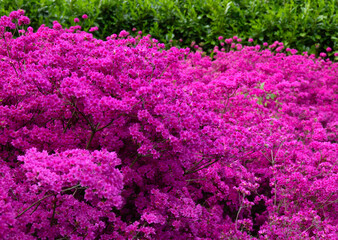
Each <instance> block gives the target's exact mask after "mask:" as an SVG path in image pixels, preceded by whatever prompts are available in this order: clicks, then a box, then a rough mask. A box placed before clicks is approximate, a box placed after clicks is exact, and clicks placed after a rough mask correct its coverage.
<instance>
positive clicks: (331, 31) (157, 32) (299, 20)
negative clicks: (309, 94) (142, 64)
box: [0, 0, 338, 53]
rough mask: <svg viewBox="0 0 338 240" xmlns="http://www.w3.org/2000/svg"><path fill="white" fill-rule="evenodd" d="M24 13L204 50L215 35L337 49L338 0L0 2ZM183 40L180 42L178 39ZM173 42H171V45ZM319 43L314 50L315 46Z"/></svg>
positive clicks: (38, 20) (4, 9)
mask: <svg viewBox="0 0 338 240" xmlns="http://www.w3.org/2000/svg"><path fill="white" fill-rule="evenodd" d="M18 8H21V9H24V10H25V11H26V12H27V15H28V16H29V17H30V18H31V20H32V26H33V27H35V28H37V27H38V26H40V25H41V24H42V23H45V24H46V25H49V26H51V25H52V22H53V21H54V20H57V21H59V22H60V23H61V24H62V25H63V26H69V25H72V24H73V19H74V18H75V17H81V15H82V14H87V15H88V16H89V19H87V20H86V21H85V23H84V25H83V26H84V28H85V30H87V29H88V28H89V27H90V26H94V25H95V26H99V32H97V33H95V34H96V37H99V38H105V37H106V36H109V35H111V34H112V33H118V32H120V31H121V30H122V29H125V30H129V31H130V30H131V29H132V28H133V27H135V28H137V29H138V30H142V31H143V32H144V33H149V34H151V35H152V36H153V37H155V38H157V39H159V40H160V41H161V42H165V43H168V42H169V41H170V40H171V39H174V43H173V44H175V45H181V46H182V47H185V46H190V43H191V42H192V41H196V42H197V43H200V44H201V45H203V46H204V49H205V50H209V49H211V47H212V46H213V45H215V44H218V40H217V37H218V36H219V35H222V36H224V37H226V38H228V37H231V36H233V35H238V36H239V37H242V38H244V39H248V38H249V37H251V38H253V39H255V43H262V42H269V43H271V42H273V41H276V40H277V41H282V42H284V44H285V45H286V46H288V47H290V48H297V49H298V50H300V51H309V52H311V53H318V52H319V51H324V49H325V48H326V47H328V46H330V47H331V48H334V49H337V48H338V14H337V9H338V1H337V0H272V1H270V0H233V1H230V0H180V1H179V0H101V1H100V0H73V1H71V0H2V1H1V2H0V13H1V15H4V14H8V13H9V12H10V11H12V10H16V9H18ZM178 39H183V42H182V43H180V42H178V41H177V40H178ZM175 41H176V42H175ZM315 44H319V48H318V49H316V48H315Z"/></svg>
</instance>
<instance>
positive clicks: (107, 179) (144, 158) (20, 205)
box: [0, 10, 338, 239]
mask: <svg viewBox="0 0 338 240" xmlns="http://www.w3.org/2000/svg"><path fill="white" fill-rule="evenodd" d="M83 18H86V16H85V17H84V16H83ZM19 19H21V20H22V21H20V22H19V21H18V20H19ZM20 23H22V24H28V23H29V20H27V19H26V17H25V16H24V12H23V11H21V10H19V11H16V12H14V13H11V15H10V16H9V17H6V16H4V17H1V19H0V60H1V61H0V133H1V134H0V147H1V148H0V165H1V168H0V173H1V174H0V183H1V185H0V196H1V198H0V199H1V201H0V236H3V238H4V239H37V238H39V239H60V238H61V239H62V238H64V239H288V238H290V239H297V238H302V239H318V238H327V239H335V238H337V232H338V219H337V217H336V214H335V213H336V212H337V211H338V203H337V199H338V191H337V189H338V183H337V174H338V165H337V159H338V145H337V140H338V137H337V136H338V104H337V100H336V99H337V93H338V84H337V83H338V81H337V80H338V73H337V72H338V65H337V63H333V62H331V61H329V60H326V59H322V58H318V59H317V58H315V57H314V56H312V55H311V56H308V55H307V54H304V55H303V56H302V55H296V54H295V51H292V53H291V54H289V53H288V51H286V52H283V51H282V49H280V50H278V51H277V50H276V51H274V50H273V49H274V48H276V47H277V48H278V46H279V47H281V46H282V45H279V44H278V43H274V44H275V45H271V47H270V48H269V49H265V50H262V49H261V48H260V46H259V45H257V46H252V47H247V46H242V45H240V46H239V45H238V46H235V47H236V48H235V47H234V48H232V50H230V48H229V49H228V50H229V51H219V50H217V49H215V53H216V55H215V57H214V59H211V58H210V57H208V56H203V53H201V52H196V53H192V52H190V51H189V49H178V48H175V47H173V48H170V49H168V50H166V49H165V46H164V45H163V44H161V43H158V41H157V40H156V39H152V38H151V37H150V36H145V37H143V38H141V36H137V37H136V38H133V37H131V36H130V35H129V33H128V32H126V31H122V32H121V33H120V34H119V38H117V35H116V34H114V35H112V36H111V37H108V38H107V40H106V41H103V40H97V39H95V38H93V36H92V34H90V33H86V32H82V31H80V29H79V28H78V27H76V26H75V27H71V28H69V29H64V28H62V26H61V25H60V24H59V23H58V22H54V26H53V28H48V27H45V26H41V27H40V28H39V29H38V30H37V31H36V32H34V31H33V29H31V28H28V29H27V31H25V30H23V29H21V30H20V31H21V32H20V34H21V35H20V36H19V37H17V38H13V34H12V32H11V30H14V29H16V28H17V27H18V26H19V25H20ZM20 26H21V25H20ZM220 40H223V38H222V39H220ZM233 40H234V41H235V40H236V41H238V42H239V39H238V38H237V37H236V38H235V37H234V38H233ZM225 42H226V43H227V44H231V43H232V41H228V39H226V40H225ZM266 45H268V44H266ZM235 49H237V50H235Z"/></svg>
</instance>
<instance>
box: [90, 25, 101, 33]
mask: <svg viewBox="0 0 338 240" xmlns="http://www.w3.org/2000/svg"><path fill="white" fill-rule="evenodd" d="M97 30H99V27H96V26H95V27H91V28H90V29H89V32H95V31H97Z"/></svg>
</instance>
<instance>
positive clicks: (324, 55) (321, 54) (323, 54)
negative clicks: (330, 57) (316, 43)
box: [319, 52, 327, 57]
mask: <svg viewBox="0 0 338 240" xmlns="http://www.w3.org/2000/svg"><path fill="white" fill-rule="evenodd" d="M319 56H321V57H326V56H327V54H326V53H324V52H321V53H320V54H319Z"/></svg>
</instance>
